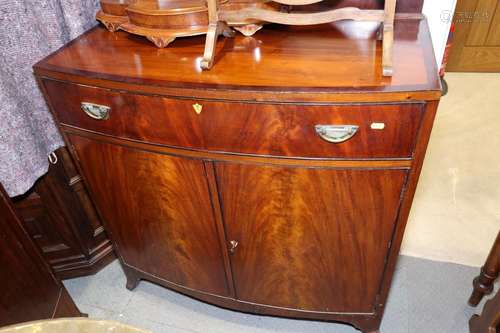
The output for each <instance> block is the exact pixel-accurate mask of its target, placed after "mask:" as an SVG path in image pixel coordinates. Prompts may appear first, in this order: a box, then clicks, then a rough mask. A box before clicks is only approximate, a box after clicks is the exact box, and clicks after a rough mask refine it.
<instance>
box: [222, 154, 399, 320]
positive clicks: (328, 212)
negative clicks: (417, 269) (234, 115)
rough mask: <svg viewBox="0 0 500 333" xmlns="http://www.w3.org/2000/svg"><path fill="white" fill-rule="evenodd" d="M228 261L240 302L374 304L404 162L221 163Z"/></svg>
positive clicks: (353, 308) (330, 307) (349, 308)
mask: <svg viewBox="0 0 500 333" xmlns="http://www.w3.org/2000/svg"><path fill="white" fill-rule="evenodd" d="M216 173H217V179H218V184H219V189H220V196H221V206H222V207H223V215H224V218H225V223H226V233H227V239H228V241H231V240H235V241H237V242H238V243H239V245H238V247H237V248H236V249H235V252H234V254H233V255H231V266H232V270H233V276H234V281H235V290H236V296H237V298H238V299H241V300H243V301H249V302H254V303H259V304H268V305H272V306H278V307H284V308H295V309H300V310H308V311H318V312H357V313H359V312H364V313H370V312H373V311H374V306H375V298H376V295H377V293H378V290H379V289H378V288H379V286H380V282H381V279H382V273H383V267H384V260H385V258H386V255H387V249H388V247H389V241H390V239H391V237H392V233H393V230H394V226H395V223H396V220H397V216H398V208H399V205H400V200H401V193H402V190H403V184H404V183H405V180H406V175H407V171H404V170H334V169H304V168H285V167H281V168H280V167H274V166H273V167H271V166H267V167H263V166H258V167H257V166H249V165H242V164H236V163H218V164H217V166H216Z"/></svg>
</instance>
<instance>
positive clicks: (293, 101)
mask: <svg viewBox="0 0 500 333" xmlns="http://www.w3.org/2000/svg"><path fill="white" fill-rule="evenodd" d="M289 29H291V30H289ZM377 30H378V24H376V23H370V22H347V21H344V22H338V23H335V24H332V25H329V26H324V27H316V28H315V29H313V30H311V29H309V28H306V29H297V28H284V27H273V26H269V27H266V29H263V30H262V31H260V32H259V33H257V34H256V35H254V36H253V37H251V38H248V37H243V36H237V37H236V38H234V39H221V40H220V41H219V44H218V45H217V48H218V51H217V58H216V62H217V65H216V66H214V68H213V69H212V70H211V71H208V72H203V71H202V70H201V68H200V61H201V57H200V55H201V54H202V51H203V46H204V38H203V37H194V38H188V39H182V40H178V41H176V42H175V43H174V44H172V46H171V47H169V48H168V49H163V50H159V49H157V48H154V47H152V46H151V45H150V44H149V43H148V42H147V41H144V40H142V39H139V38H135V37H132V36H129V35H126V34H125V33H122V32H116V33H114V34H113V33H109V32H107V31H106V30H105V29H103V28H102V27H97V28H94V29H92V30H90V31H89V32H87V33H85V34H84V35H82V36H80V37H79V38H77V39H76V40H74V41H73V42H71V43H70V44H68V45H66V46H65V47H63V48H62V49H60V50H59V51H57V52H55V53H54V54H52V55H51V56H49V57H47V58H46V59H44V60H43V61H41V62H40V63H38V64H37V65H36V66H35V74H36V76H37V78H38V80H39V83H40V87H41V89H42V90H43V92H44V94H45V96H46V98H47V101H48V104H49V105H50V108H51V109H52V112H53V114H54V116H55V118H56V120H57V122H58V124H59V126H60V129H61V132H62V133H63V135H64V137H65V140H66V143H67V145H68V147H69V149H70V151H71V154H72V155H73V157H74V159H75V160H76V161H77V165H78V168H79V170H80V172H81V173H82V175H83V177H84V179H85V181H86V183H87V184H88V186H89V190H90V193H91V197H92V200H93V201H94V203H95V205H96V207H97V209H98V212H99V214H100V215H101V217H102V219H103V221H104V223H105V227H106V229H107V231H108V232H109V233H110V237H111V239H112V241H113V242H114V244H115V245H116V250H117V253H118V256H119V257H120V260H121V263H122V265H123V268H124V271H125V273H126V275H127V278H128V282H127V287H128V288H130V289H132V288H134V287H135V286H136V285H137V283H138V281H139V280H140V279H146V280H149V281H153V282H156V283H158V284H161V285H163V286H165V287H168V288H171V289H173V290H176V291H179V292H181V293H184V294H187V295H189V296H192V297H195V298H198V299H200V300H203V301H206V302H209V303H212V304H216V305H219V306H222V307H226V308H231V309H236V310H240V311H245V312H251V313H259V314H268V315H277V316H285V317H293V318H307V319H318V320H330V321H339V322H345V323H350V324H352V325H354V326H355V327H357V328H358V329H360V330H362V331H363V332H376V331H377V330H378V328H379V326H380V322H381V319H382V314H383V311H384V307H385V304H386V300H387V296H388V293H389V288H390V284H391V279H392V275H393V272H394V269H395V264H396V260H397V257H398V252H399V248H400V244H401V240H402V237H403V232H404V229H405V224H406V221H407V218H408V214H409V211H410V206H411V203H412V199H413V195H414V192H415V187H416V185H417V180H418V176H419V173H420V169H421V166H422V162H423V159H424V155H425V151H426V146H427V142H428V140H429V136H430V132H431V128H432V124H433V120H434V115H435V112H436V109H437V105H438V101H439V98H440V95H441V92H440V84H439V78H438V76H437V69H436V66H435V61H434V55H433V51H432V45H431V40H430V36H429V30H428V27H427V22H426V21H425V19H424V18H423V17H422V16H420V15H416V14H415V15H411V16H410V15H406V16H404V18H398V19H397V20H396V23H395V42H394V75H393V77H392V78H388V77H383V75H382V69H381V68H382V66H381V52H382V49H381V43H380V41H378V40H377V38H376V35H377Z"/></svg>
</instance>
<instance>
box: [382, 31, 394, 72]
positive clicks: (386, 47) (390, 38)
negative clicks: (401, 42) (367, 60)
mask: <svg viewBox="0 0 500 333" xmlns="http://www.w3.org/2000/svg"><path fill="white" fill-rule="evenodd" d="M382 44H383V49H382V70H383V74H382V75H384V76H392V74H393V72H394V70H393V68H392V46H393V44H394V27H393V26H392V25H391V26H389V25H384V37H383V41H382Z"/></svg>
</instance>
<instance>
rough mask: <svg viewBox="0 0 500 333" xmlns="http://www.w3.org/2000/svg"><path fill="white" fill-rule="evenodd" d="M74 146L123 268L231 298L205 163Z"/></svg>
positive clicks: (94, 144) (80, 140) (82, 143)
mask: <svg viewBox="0 0 500 333" xmlns="http://www.w3.org/2000/svg"><path fill="white" fill-rule="evenodd" d="M69 139H70V141H71V144H72V145H73V147H74V150H75V152H76V154H77V156H78V160H79V163H80V166H81V168H82V172H83V174H84V176H85V178H86V180H87V182H88V186H89V188H90V191H91V193H92V196H93V199H94V201H95V204H96V206H97V207H98V210H99V211H100V213H101V215H102V218H103V219H104V223H105V226H106V228H107V230H108V231H109V232H110V233H111V238H112V240H113V241H114V242H115V245H116V246H117V251H118V254H119V256H120V257H121V259H122V260H123V262H124V263H125V264H127V265H129V266H132V267H133V268H135V269H139V270H141V271H143V272H145V273H147V274H150V275H153V276H154V277H156V278H160V279H162V280H164V281H166V282H169V283H174V284H176V285H178V286H182V287H186V288H189V289H192V290H196V291H202V292H205V293H211V294H217V295H228V288H227V281H226V277H225V276H226V275H225V268H224V260H223V257H222V251H221V245H220V242H219V238H218V233H217V226H216V222H215V218H214V212H213V209H212V204H211V199H210V191H209V188H208V183H207V178H206V173H205V167H204V164H203V161H201V160H195V159H188V158H182V157H175V156H169V155H164V154H159V153H153V152H149V151H144V150H138V149H135V148H129V147H125V146H121V145H115V144H110V143H105V142H101V141H96V140H93V139H89V138H84V137H81V136H77V135H70V136H69Z"/></svg>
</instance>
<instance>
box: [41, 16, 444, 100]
mask: <svg viewBox="0 0 500 333" xmlns="http://www.w3.org/2000/svg"><path fill="white" fill-rule="evenodd" d="M378 28H379V24H378V23H376V22H352V21H342V22H337V23H334V24H332V25H328V26H320V27H317V26H314V27H312V28H307V29H299V28H296V30H290V29H291V28H286V27H283V26H273V25H269V26H266V27H264V29H262V30H261V31H259V32H257V33H256V34H255V35H254V36H253V37H251V38H245V37H243V36H240V35H237V36H236V37H235V38H230V39H227V38H220V39H219V42H218V44H217V45H218V46H217V54H218V57H217V58H216V66H214V68H213V69H212V70H210V71H206V72H202V71H201V68H200V66H199V62H200V60H201V56H202V54H203V46H204V37H193V38H184V39H180V40H178V41H176V42H175V44H173V45H172V46H170V47H168V48H166V49H164V50H158V49H156V48H155V47H153V46H151V45H150V43H149V42H147V41H145V40H143V39H142V38H135V37H132V36H129V35H128V34H126V33H124V32H117V33H114V34H109V33H108V31H106V30H105V29H104V28H95V29H93V30H91V31H89V32H88V33H86V34H84V35H82V36H80V37H79V38H78V39H76V40H75V41H73V42H72V43H70V44H69V45H68V46H66V47H64V48H63V49H61V50H59V51H58V52H56V53H55V54H53V55H52V56H50V57H49V58H47V59H45V60H43V61H41V62H39V63H38V64H37V65H36V66H35V72H36V73H38V74H39V75H49V73H54V74H50V75H51V76H52V75H56V74H57V76H58V77H59V78H61V79H64V78H65V79H68V78H69V77H71V80H77V81H78V80H83V81H85V79H87V80H88V79H90V78H91V79H92V80H94V84H93V85H95V84H97V85H103V84H104V85H108V86H109V85H111V84H113V85H115V86H116V85H119V84H120V83H128V84H139V85H141V86H136V87H135V88H136V89H140V90H141V91H153V90H154V91H157V92H158V93H162V94H171V93H173V91H171V90H168V88H174V87H175V88H183V89H192V88H204V89H198V90H197V91H196V92H195V94H196V96H200V97H201V96H204V95H205V96H208V95H209V96H211V97H213V98H219V99H221V98H222V99H228V98H231V94H235V95H236V96H237V97H236V96H235V97H234V98H235V99H238V100H242V99H243V98H246V99H257V100H270V99H273V100H305V99H311V98H312V95H314V98H315V99H316V100H322V99H327V98H328V99H332V100H333V99H335V98H341V97H342V96H338V95H341V94H342V93H346V92H356V93H355V94H352V96H349V97H348V98H350V100H349V101H351V102H352V101H354V100H356V99H358V100H359V99H364V100H367V99H370V98H371V97H370V96H371V94H373V93H377V92H382V93H388V95H390V94H396V95H392V96H390V97H391V98H392V99H395V100H401V98H402V97H403V96H400V95H402V94H404V93H406V92H411V94H412V96H415V97H416V98H420V99H437V98H438V97H439V95H440V83H439V80H438V79H437V75H436V74H437V68H436V65H435V58H434V54H433V51H432V44H431V41H430V35H429V32H428V26H427V22H426V21H425V20H423V19H406V20H403V19H397V20H396V22H395V42H394V76H393V77H392V78H384V77H382V66H381V61H382V57H381V55H382V45H381V43H380V42H379V41H377V39H376V34H377V31H378ZM311 29H314V31H311ZM332 64H335V65H332ZM72 75H75V76H76V77H73V76H72ZM82 76H83V77H85V78H82ZM77 77H80V78H79V79H78V78H77ZM103 79H105V80H111V81H106V82H102V81H100V80H103ZM144 85H146V86H144ZM130 88H131V87H130V86H129V89H130ZM215 88H216V89H217V90H216V91H214V89H215ZM227 91H232V93H231V94H228V92H227ZM277 91H278V92H279V93H277ZM360 92H362V94H361V93H360ZM429 92H433V93H429ZM175 93H176V94H182V95H184V94H185V95H189V96H193V92H192V91H191V92H188V91H186V92H182V91H179V89H177V90H176V91H175ZM398 94H400V95H398ZM377 95H378V97H377V98H378V100H380V99H381V98H384V96H381V95H383V94H377ZM344 97H345V96H344ZM387 97H389V96H387Z"/></svg>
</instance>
